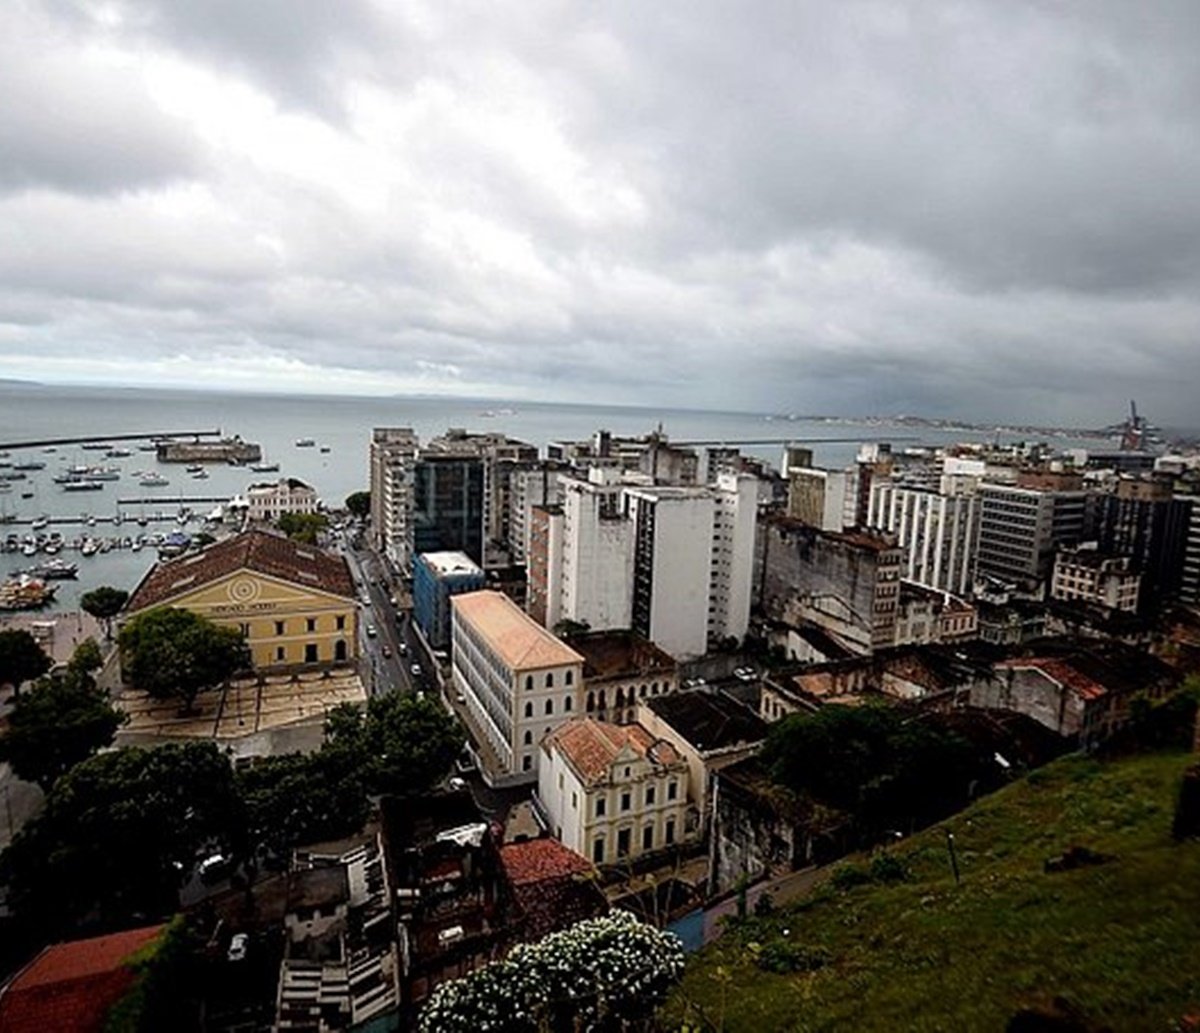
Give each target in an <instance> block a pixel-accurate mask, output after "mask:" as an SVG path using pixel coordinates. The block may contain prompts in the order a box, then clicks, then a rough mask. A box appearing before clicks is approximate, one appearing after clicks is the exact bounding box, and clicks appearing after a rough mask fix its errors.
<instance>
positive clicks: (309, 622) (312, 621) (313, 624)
mask: <svg viewBox="0 0 1200 1033" xmlns="http://www.w3.org/2000/svg"><path fill="white" fill-rule="evenodd" d="M304 630H305V631H316V630H317V618H316V617H309V618H307V619H306V620H305V622H304Z"/></svg>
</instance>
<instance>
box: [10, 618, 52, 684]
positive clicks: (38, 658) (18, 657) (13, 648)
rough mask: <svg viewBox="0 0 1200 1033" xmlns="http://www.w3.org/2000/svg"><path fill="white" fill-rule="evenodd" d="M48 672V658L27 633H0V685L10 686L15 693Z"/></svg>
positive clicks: (16, 631)
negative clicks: (28, 682) (26, 683)
mask: <svg viewBox="0 0 1200 1033" xmlns="http://www.w3.org/2000/svg"><path fill="white" fill-rule="evenodd" d="M48 670H50V657H48V656H47V655H46V654H45V652H44V651H43V650H42V647H41V646H39V645H38V641H37V639H35V638H34V637H33V636H32V635H31V634H29V632H28V631H24V630H20V629H15V630H13V629H10V630H8V631H0V685H5V684H7V685H11V686H12V687H13V689H14V690H15V691H17V692H19V691H20V689H21V686H22V685H23V684H24V683H25V682H27V681H32V680H33V679H34V678H40V677H41V676H42V675H43V674H45V673H46V672H47V671H48Z"/></svg>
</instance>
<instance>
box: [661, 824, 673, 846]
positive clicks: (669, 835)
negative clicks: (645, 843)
mask: <svg viewBox="0 0 1200 1033" xmlns="http://www.w3.org/2000/svg"><path fill="white" fill-rule="evenodd" d="M663 842H664V843H674V842H675V822H674V820H672V821H668V822H667V825H666V828H664V829H663Z"/></svg>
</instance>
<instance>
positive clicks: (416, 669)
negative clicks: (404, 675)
mask: <svg viewBox="0 0 1200 1033" xmlns="http://www.w3.org/2000/svg"><path fill="white" fill-rule="evenodd" d="M409 670H410V671H412V673H413V674H420V673H421V665H420V664H413V665H412V667H410V668H409Z"/></svg>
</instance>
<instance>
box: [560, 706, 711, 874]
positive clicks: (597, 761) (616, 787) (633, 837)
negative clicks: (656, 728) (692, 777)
mask: <svg viewBox="0 0 1200 1033" xmlns="http://www.w3.org/2000/svg"><path fill="white" fill-rule="evenodd" d="M541 750H542V757H541V761H540V763H539V765H538V789H537V804H538V807H539V810H540V811H541V812H542V814H543V815H544V816H545V818H546V820H547V823H548V825H549V827H550V829H551V831H552V832H553V834H554V837H555V839H558V840H559V841H560V842H561V843H562V844H563V845H564V846H566V847H569V848H570V849H571V850H574V851H575V852H576V853H578V854H582V855H583V856H584V857H587V858H590V859H591V861H592V862H593V863H595V864H598V865H613V864H621V863H623V862H632V861H634V860H636V859H638V858H639V857H642V856H644V855H646V854H652V853H654V852H656V851H659V850H663V849H665V848H668V847H671V846H673V845H675V844H677V843H679V842H680V840H681V839H682V838H683V837H684V831H685V826H686V815H687V806H688V801H687V782H688V772H687V765H686V764H685V763H684V761H683V759H682V758H681V757H680V756H679V754H678V753H677V752H676V750H675V749H674V748H673V747H672V746H671V744H670V743H667V742H665V741H663V740H661V739H655V738H654V737H653V736H652V735H651V734H650V733H649V732H648V731H647V730H646V729H644V728H642V727H641V726H640V725H636V724H634V725H614V724H608V723H607V722H603V721H596V720H594V719H593V718H588V717H583V718H576V719H574V720H572V721H568V722H566V723H565V724H561V725H560V726H559V727H558V728H557V729H555V730H554V731H553V732H551V733H550V734H549V735H547V736H546V737H545V739H544V740H543V742H542V746H541Z"/></svg>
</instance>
